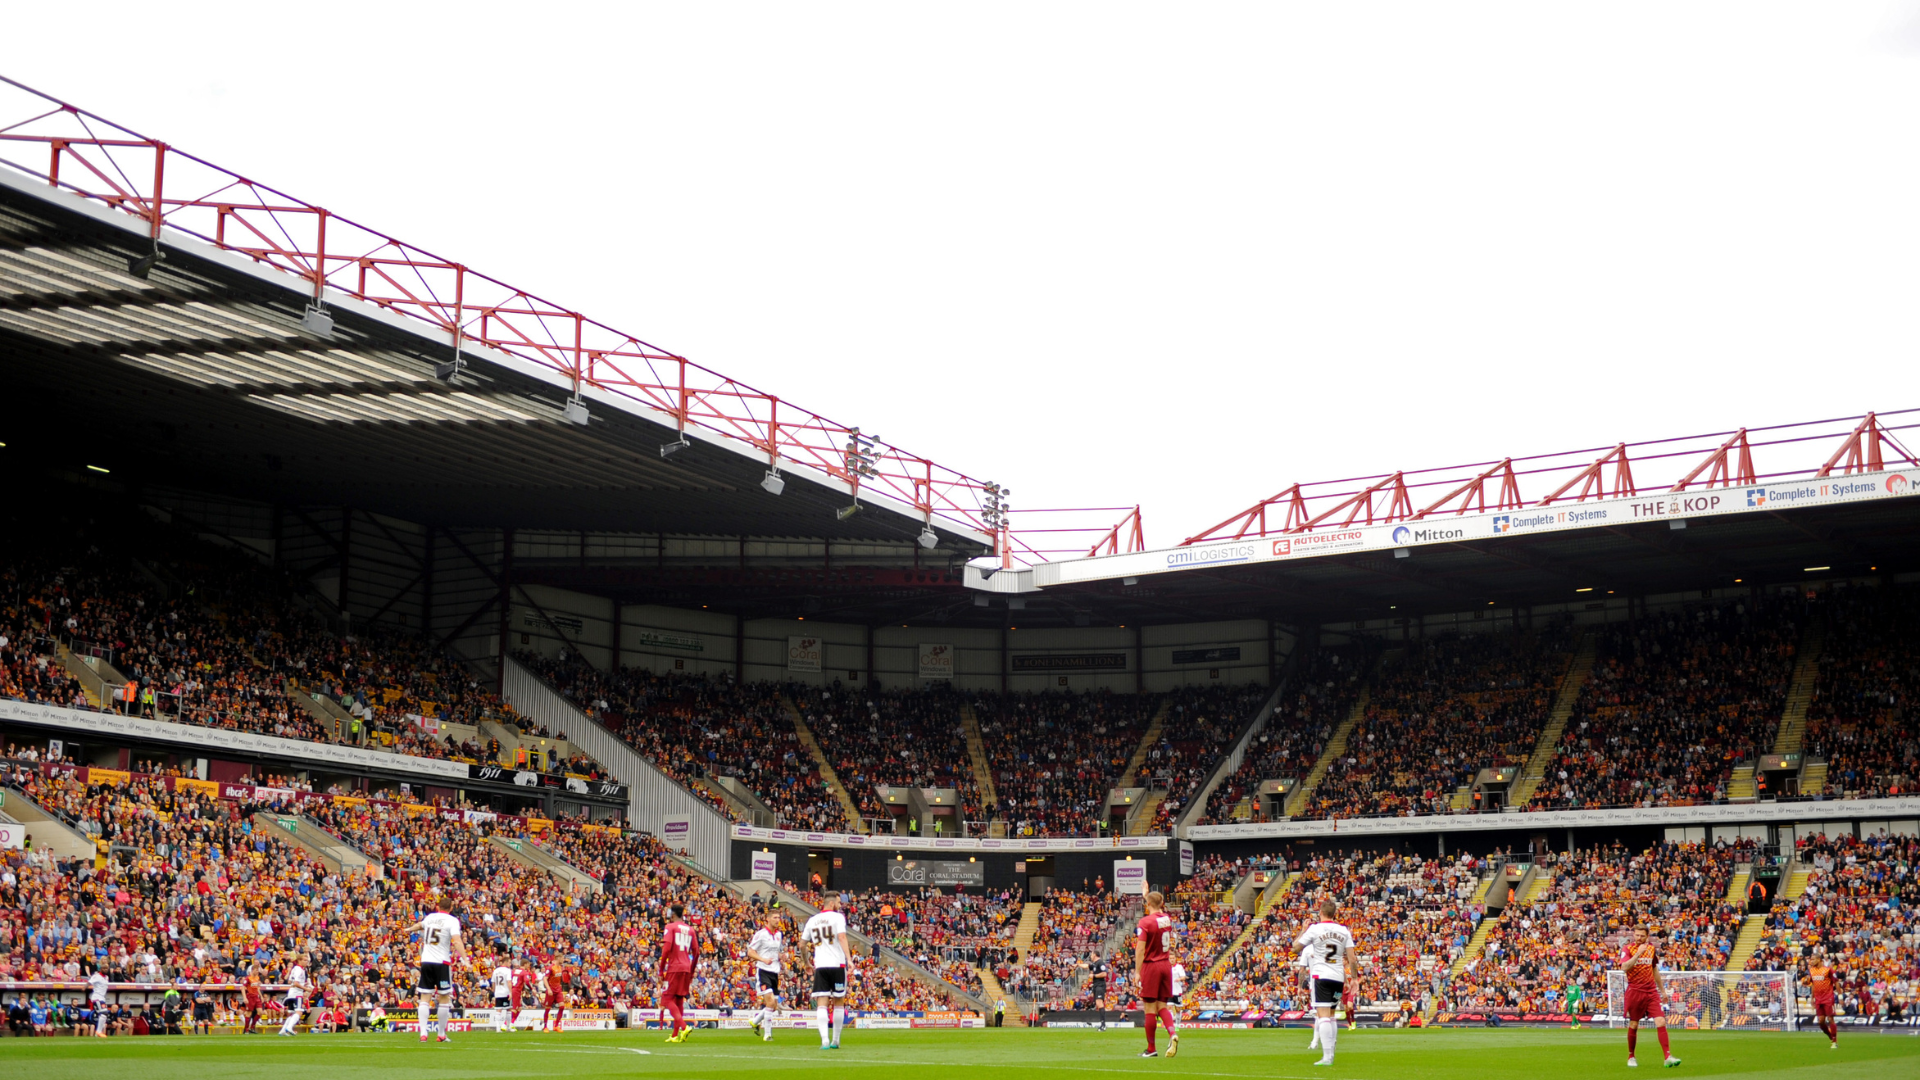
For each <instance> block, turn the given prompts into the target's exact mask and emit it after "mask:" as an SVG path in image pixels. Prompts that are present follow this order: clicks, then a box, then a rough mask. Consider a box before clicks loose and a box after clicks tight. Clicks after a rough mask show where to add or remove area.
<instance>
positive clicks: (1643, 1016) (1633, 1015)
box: [1627, 985, 1667, 1020]
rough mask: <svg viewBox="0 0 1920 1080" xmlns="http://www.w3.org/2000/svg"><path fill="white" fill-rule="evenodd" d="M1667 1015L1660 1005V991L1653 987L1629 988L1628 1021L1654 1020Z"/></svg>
mask: <svg viewBox="0 0 1920 1080" xmlns="http://www.w3.org/2000/svg"><path fill="white" fill-rule="evenodd" d="M1665 1015H1667V1011H1666V1009H1664V1008H1663V1007H1662V1006H1661V1004H1660V991H1658V990H1656V989H1654V988H1653V987H1651V986H1633V985H1629V986H1628V987H1627V1019H1629V1020H1652V1019H1653V1018H1655V1017H1660V1016H1665Z"/></svg>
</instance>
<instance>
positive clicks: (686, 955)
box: [660, 904, 700, 1043]
mask: <svg viewBox="0 0 1920 1080" xmlns="http://www.w3.org/2000/svg"><path fill="white" fill-rule="evenodd" d="M669 910H670V911H672V912H673V919H672V920H671V921H669V922H668V923H667V928H666V929H665V930H664V931H662V932H661V934H660V974H661V980H660V1006H661V1008H663V1009H665V1010H666V1011H667V1013H668V1014H669V1015H670V1016H672V1017H673V1034H671V1035H669V1036H667V1041H668V1042H670V1043H683V1042H686V1041H687V998H688V997H690V996H692V994H693V965H694V961H695V960H697V959H698V958H699V955H700V939H699V938H698V937H696V936H695V935H694V932H693V927H691V926H688V925H687V923H686V915H687V909H686V906H685V905H684V904H675V905H673V906H672V907H671V908H670V909H669Z"/></svg>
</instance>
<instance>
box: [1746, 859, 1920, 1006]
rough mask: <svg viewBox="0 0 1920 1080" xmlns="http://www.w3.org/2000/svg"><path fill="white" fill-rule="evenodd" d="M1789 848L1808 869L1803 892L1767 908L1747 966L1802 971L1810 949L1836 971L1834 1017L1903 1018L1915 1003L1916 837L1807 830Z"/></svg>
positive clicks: (1918, 965) (1918, 958) (1918, 934)
mask: <svg viewBox="0 0 1920 1080" xmlns="http://www.w3.org/2000/svg"><path fill="white" fill-rule="evenodd" d="M1797 852H1798V862H1799V864H1800V865H1802V866H1804V867H1806V868H1807V869H1808V870H1809V871H1810V873H1809V874H1808V877H1807V881H1806V889H1805V892H1803V893H1802V894H1801V895H1800V896H1797V897H1784V896H1783V898H1782V899H1781V900H1780V901H1779V902H1777V903H1775V904H1774V906H1773V909H1772V910H1771V911H1769V912H1768V913H1767V916H1766V931H1765V933H1764V935H1763V936H1762V938H1761V941H1760V945H1759V948H1758V949H1756V950H1755V952H1754V954H1753V957H1752V959H1751V960H1749V961H1748V964H1747V967H1748V969H1749V970H1754V971H1766V970H1774V971H1780V970H1784V971H1792V972H1796V973H1798V975H1799V976H1801V977H1804V976H1805V974H1806V966H1807V962H1808V961H1809V960H1810V959H1812V957H1813V956H1814V954H1815V953H1816V952H1817V953H1820V954H1822V955H1824V956H1826V957H1827V959H1828V962H1829V963H1831V964H1832V965H1833V967H1834V969H1835V971H1836V987H1835V989H1836V993H1835V998H1836V1004H1837V1005H1838V1008H1839V1011H1840V1012H1841V1014H1842V1015H1849V1016H1854V1017H1860V1018H1862V1019H1865V1018H1870V1017H1878V1016H1891V1017H1893V1018H1895V1019H1898V1018H1900V1017H1902V1016H1911V1015H1912V1012H1911V1010H1912V1009H1913V1008H1914V1007H1915V1006H1916V1005H1920V996H1916V992H1920V918H1917V917H1916V916H1915V914H1914V913H1915V911H1916V907H1915V905H1916V904H1920V870H1916V866H1920V839H1916V838H1915V837H1912V836H1887V835H1885V834H1880V835H1873V836H1863V837H1858V838H1856V837H1852V836H1845V837H1836V838H1832V839H1829V838H1828V837H1826V836H1825V835H1815V836H1806V837H1802V838H1801V839H1800V842H1799V844H1798V845H1797ZM1803 996H1804V989H1803Z"/></svg>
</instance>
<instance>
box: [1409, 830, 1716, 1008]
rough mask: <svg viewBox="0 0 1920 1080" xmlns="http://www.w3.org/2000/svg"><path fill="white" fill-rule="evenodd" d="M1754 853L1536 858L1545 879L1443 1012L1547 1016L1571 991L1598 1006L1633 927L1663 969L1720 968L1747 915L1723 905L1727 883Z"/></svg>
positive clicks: (1681, 851)
mask: <svg viewBox="0 0 1920 1080" xmlns="http://www.w3.org/2000/svg"><path fill="white" fill-rule="evenodd" d="M1753 856H1754V851H1753V848H1752V847H1751V846H1749V845H1741V844H1733V845H1724V844H1723V845H1714V846H1711V847H1709V846H1707V845H1704V844H1660V845H1657V846H1655V847H1652V848H1649V849H1647V850H1644V851H1638V852H1634V851H1630V850H1628V849H1626V848H1624V847H1621V846H1619V845H1613V846H1609V847H1607V848H1602V849H1592V850H1582V851H1575V852H1571V853H1561V854H1559V855H1551V854H1549V855H1546V856H1543V857H1542V858H1541V859H1540V860H1539V861H1538V862H1537V863H1536V865H1535V866H1534V869H1533V873H1535V874H1537V875H1551V882H1550V883H1549V884H1547V885H1546V887H1545V888H1544V889H1540V888H1539V887H1538V886H1536V887H1534V888H1533V889H1530V890H1529V892H1531V893H1533V895H1532V898H1531V899H1527V898H1521V899H1518V900H1517V901H1516V902H1515V903H1513V904H1510V905H1508V906H1507V908H1506V909H1505V911H1504V912H1503V913H1502V915H1501V917H1500V918H1499V919H1498V920H1497V921H1495V922H1494V923H1493V925H1492V927H1491V929H1490V931H1489V933H1488V934H1487V936H1486V943H1485V947H1484V950H1483V952H1482V953H1481V955H1480V956H1479V957H1478V958H1477V959H1474V960H1472V961H1471V962H1469V963H1468V964H1467V965H1465V967H1464V969H1463V970H1462V971H1461V972H1460V973H1459V974H1458V975H1457V976H1456V977H1455V978H1454V979H1453V980H1452V981H1451V982H1450V983H1449V984H1448V985H1447V987H1446V995H1445V1000H1444V1002H1443V1007H1446V1008H1451V1009H1455V1010H1460V1009H1486V1008H1500V1007H1511V1008H1515V1009H1519V1010H1521V1011H1524V1012H1543V1013H1553V1012H1558V1011H1560V1010H1559V1008H1558V1007H1557V1005H1558V1003H1561V1002H1564V1000H1565V993H1566V989H1567V987H1568V986H1569V985H1570V984H1578V985H1579V986H1580V987H1581V989H1582V991H1583V993H1584V996H1585V998H1586V1000H1587V1001H1588V1002H1590V1003H1601V1004H1604V1002H1605V1001H1606V995H1607V971H1608V970H1609V969H1612V968H1617V967H1618V966H1619V958H1620V953H1621V950H1622V948H1623V946H1624V941H1625V938H1626V935H1627V934H1628V933H1629V932H1630V931H1632V930H1633V929H1634V928H1636V927H1639V926H1646V927H1647V928H1648V929H1649V930H1651V931H1652V932H1654V933H1655V934H1657V935H1661V938H1662V942H1661V945H1660V949H1661V962H1662V963H1663V964H1665V965H1666V966H1668V967H1670V968H1673V969H1676V970H1682V971H1716V970H1720V969H1723V968H1725V967H1726V966H1727V961H1728V958H1729V956H1730V954H1731V952H1732V949H1733V942H1734V938H1735V937H1736V936H1737V935H1738V933H1739V930H1740V923H1741V920H1742V918H1743V916H1744V908H1743V907H1742V906H1741V905H1738V904H1734V903H1729V902H1728V901H1727V900H1726V895H1727V884H1728V882H1729V881H1730V880H1731V879H1732V877H1733V872H1734V867H1735V866H1736V865H1737V864H1740V863H1743V862H1750V861H1752V859H1753Z"/></svg>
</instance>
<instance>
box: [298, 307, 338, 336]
mask: <svg viewBox="0 0 1920 1080" xmlns="http://www.w3.org/2000/svg"><path fill="white" fill-rule="evenodd" d="M300 325H301V326H303V327H305V328H306V331H307V333H309V334H318V335H320V336H321V337H332V336H333V316H332V315H329V314H327V310H326V309H325V308H323V307H321V306H320V305H319V304H312V305H309V306H308V308H307V310H306V314H304V315H301V316H300Z"/></svg>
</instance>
